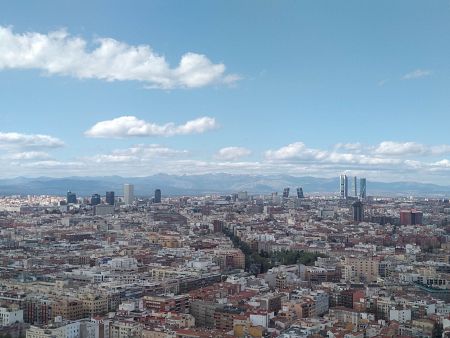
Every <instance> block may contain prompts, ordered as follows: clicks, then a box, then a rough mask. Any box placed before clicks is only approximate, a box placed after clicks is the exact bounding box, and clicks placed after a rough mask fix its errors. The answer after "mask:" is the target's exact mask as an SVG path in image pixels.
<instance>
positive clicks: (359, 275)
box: [344, 257, 380, 282]
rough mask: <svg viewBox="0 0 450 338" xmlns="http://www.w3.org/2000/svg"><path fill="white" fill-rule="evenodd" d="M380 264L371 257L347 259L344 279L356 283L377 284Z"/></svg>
mask: <svg viewBox="0 0 450 338" xmlns="http://www.w3.org/2000/svg"><path fill="white" fill-rule="evenodd" d="M379 265H380V262H379V261H378V260H377V259H374V258H369V257H345V261H344V278H345V280H347V281H355V282H376V281H377V278H378V268H379Z"/></svg>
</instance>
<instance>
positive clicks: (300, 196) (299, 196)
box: [297, 187, 305, 198]
mask: <svg viewBox="0 0 450 338" xmlns="http://www.w3.org/2000/svg"><path fill="white" fill-rule="evenodd" d="M297 198H305V195H304V194H303V188H302V187H298V188H297Z"/></svg>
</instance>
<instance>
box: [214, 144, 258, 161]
mask: <svg viewBox="0 0 450 338" xmlns="http://www.w3.org/2000/svg"><path fill="white" fill-rule="evenodd" d="M250 154H251V151H250V150H249V149H247V148H244V147H225V148H222V149H220V150H219V151H218V152H217V154H216V155H215V158H217V159H219V160H224V161H236V160H238V159H240V158H242V157H245V156H248V155H250Z"/></svg>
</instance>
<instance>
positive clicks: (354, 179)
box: [353, 176, 358, 197]
mask: <svg viewBox="0 0 450 338" xmlns="http://www.w3.org/2000/svg"><path fill="white" fill-rule="evenodd" d="M357 180H358V179H357V178H356V176H354V177H353V190H354V196H355V197H358V184H357Z"/></svg>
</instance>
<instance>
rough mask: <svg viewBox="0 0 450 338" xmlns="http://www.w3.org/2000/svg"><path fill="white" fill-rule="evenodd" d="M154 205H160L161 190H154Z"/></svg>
mask: <svg viewBox="0 0 450 338" xmlns="http://www.w3.org/2000/svg"><path fill="white" fill-rule="evenodd" d="M154 202H155V203H161V189H156V190H155V199H154Z"/></svg>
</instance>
